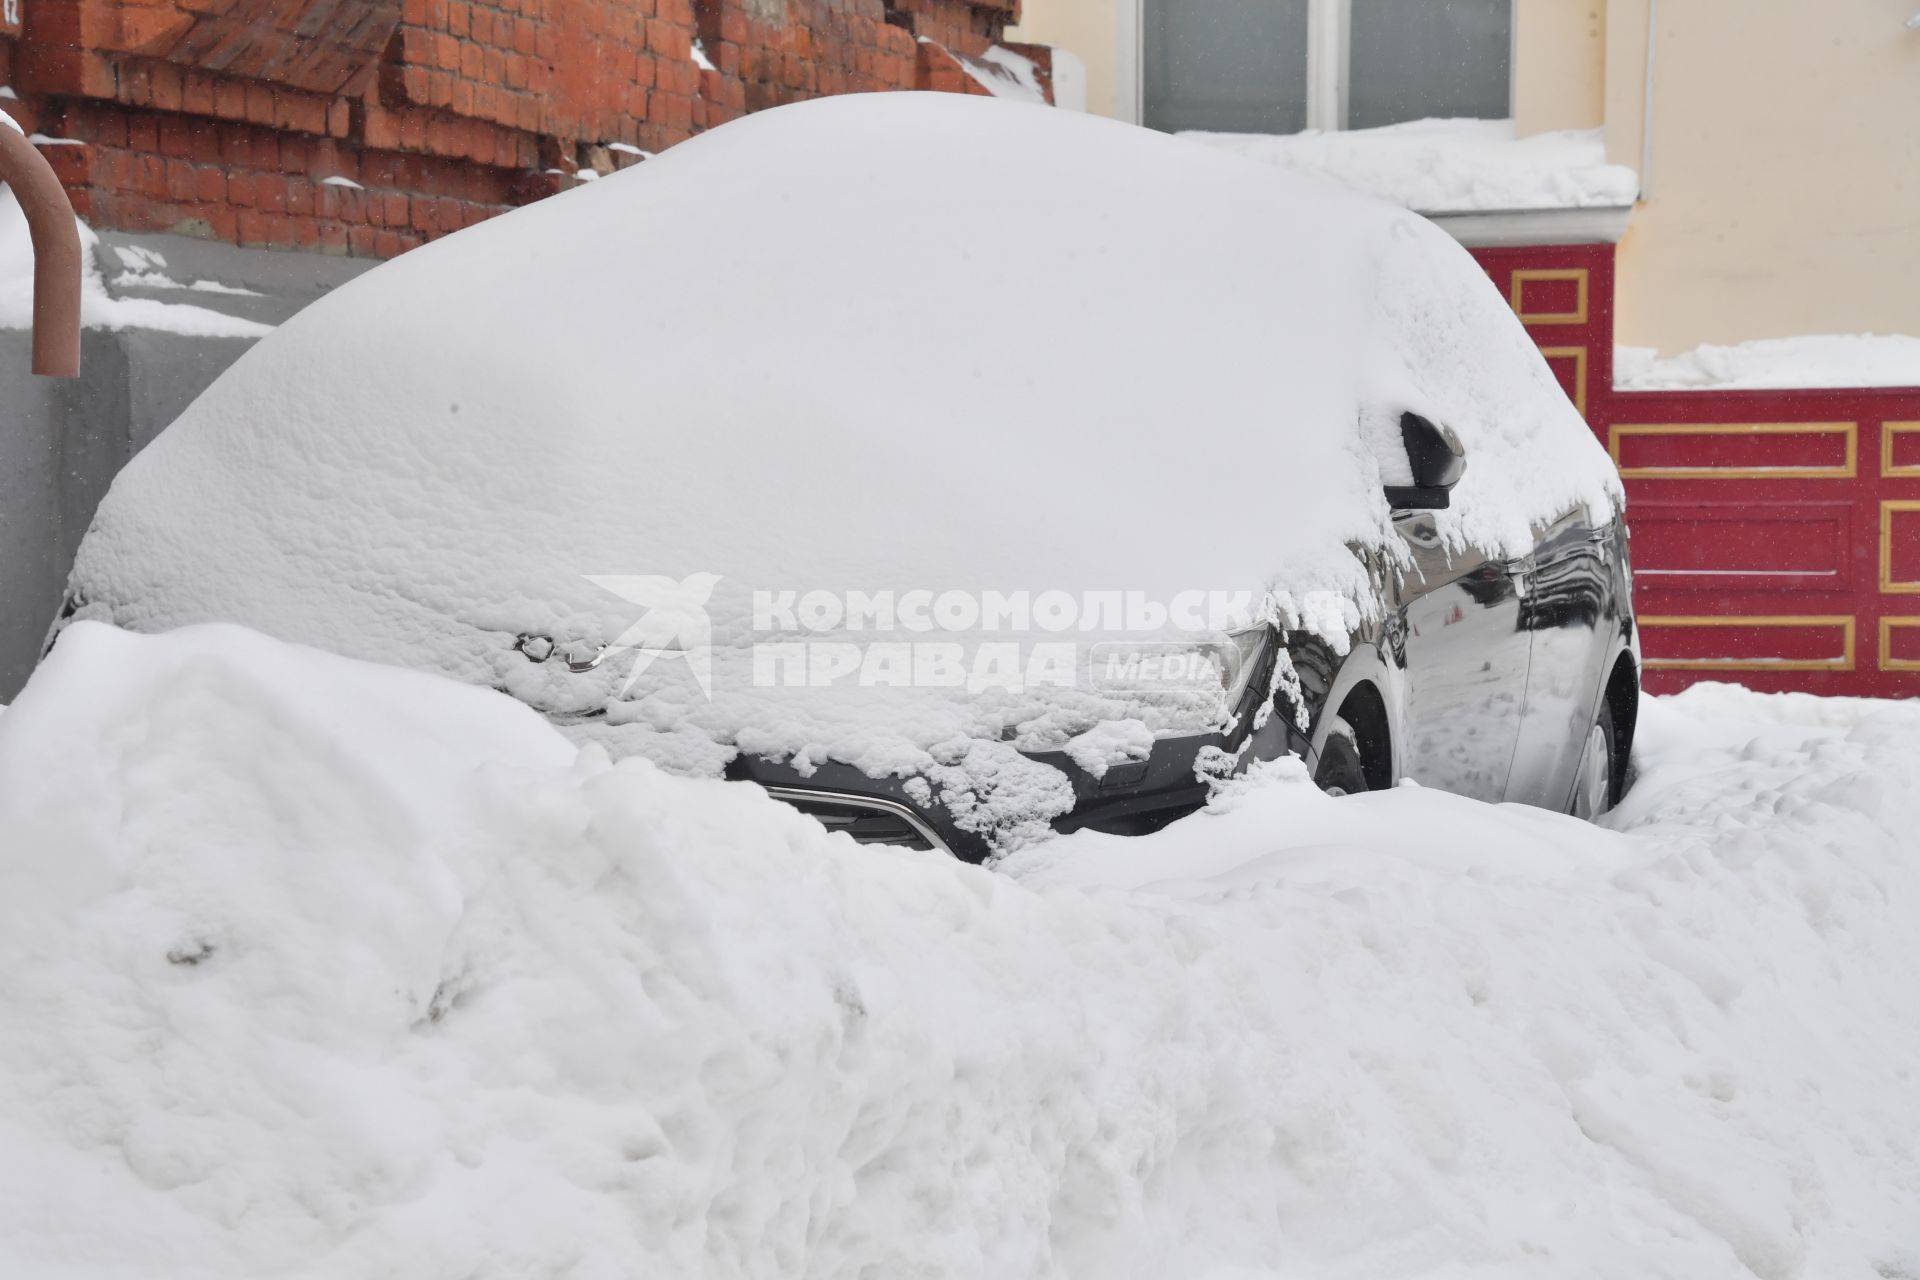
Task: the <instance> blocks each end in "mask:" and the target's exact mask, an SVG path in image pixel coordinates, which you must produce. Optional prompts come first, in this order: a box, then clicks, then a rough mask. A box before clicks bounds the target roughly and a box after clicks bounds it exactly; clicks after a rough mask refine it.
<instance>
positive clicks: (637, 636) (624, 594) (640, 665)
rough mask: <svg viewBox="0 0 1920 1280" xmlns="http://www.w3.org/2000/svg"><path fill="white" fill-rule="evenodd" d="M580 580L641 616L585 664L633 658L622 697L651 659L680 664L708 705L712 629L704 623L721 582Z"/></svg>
mask: <svg viewBox="0 0 1920 1280" xmlns="http://www.w3.org/2000/svg"><path fill="white" fill-rule="evenodd" d="M585 576H586V579H587V581H588V582H591V583H593V584H594V585H595V586H597V587H600V588H601V589H603V590H606V591H611V592H612V593H613V594H614V595H616V596H619V597H620V598H621V599H622V600H625V601H626V602H627V603H629V604H637V605H639V606H641V607H642V608H643V609H645V610H646V612H645V613H643V614H641V615H640V620H639V621H638V622H636V623H634V624H633V625H632V626H630V627H628V628H627V629H626V630H625V631H623V632H621V633H620V635H619V637H618V638H617V639H615V640H614V642H613V643H612V644H610V645H608V646H607V647H606V648H604V649H602V650H601V651H600V652H599V654H598V655H597V656H596V657H595V658H594V660H593V662H592V663H591V664H590V665H591V666H595V667H597V666H599V665H600V664H601V663H602V662H605V661H606V660H607V659H609V658H612V657H616V656H618V655H620V654H622V653H627V652H629V651H630V652H632V653H633V655H634V659H633V667H632V669H631V670H629V671H628V672H627V678H626V680H625V681H624V682H623V683H622V684H621V686H620V694H621V696H625V694H626V692H627V690H629V689H631V688H632V687H633V682H634V681H635V680H637V679H638V678H639V676H640V673H641V672H643V671H645V670H646V669H647V668H648V667H650V666H652V665H653V660H654V659H655V658H680V659H683V660H684V661H685V662H686V664H687V668H688V670H690V671H691V672H692V673H693V678H694V680H695V681H697V682H698V683H699V685H700V692H701V693H702V694H703V695H705V697H706V698H707V700H708V701H709V702H711V701H712V700H713V624H712V621H711V620H710V619H709V618H708V617H707V600H708V599H709V598H710V597H711V596H712V595H713V588H714V584H716V583H718V582H719V581H720V575H719V574H717V573H692V574H688V575H687V576H686V577H684V578H680V579H677V580H676V579H673V578H669V577H667V576H666V575H664V574H658V573H641V574H599V573H589V574H587V575H585Z"/></svg>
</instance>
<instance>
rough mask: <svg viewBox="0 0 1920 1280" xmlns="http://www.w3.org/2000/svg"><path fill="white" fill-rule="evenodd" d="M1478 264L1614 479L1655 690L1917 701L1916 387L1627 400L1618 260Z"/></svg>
mask: <svg viewBox="0 0 1920 1280" xmlns="http://www.w3.org/2000/svg"><path fill="white" fill-rule="evenodd" d="M1474 256H1475V257H1476V258H1478V259H1479V260H1480V263H1481V265H1482V266H1483V267H1485V268H1486V270H1487V272H1488V274H1489V275H1491V276H1492V277H1493V280H1494V283H1495V284H1496V285H1497V286H1498V287H1499V288H1500V289H1501V291H1502V292H1503V293H1504V294H1505V295H1506V297H1507V298H1508V299H1509V301H1510V302H1511V303H1512V304H1513V307H1514V310H1515V311H1516V312H1518V313H1519V315H1520V318H1521V320H1522V321H1523V322H1524V323H1525V324H1526V326H1527V330H1528V332H1529V333H1530V334H1532V335H1533V338H1534V340H1535V341H1536V342H1538V343H1539V344H1540V348H1541V352H1542V354H1544V355H1545V356H1546V357H1547V362H1548V364H1549V365H1551V366H1552V368H1553V369H1554V371H1555V372H1556V373H1557V374H1558V375H1559V376H1560V380H1561V383H1562V385H1563V386H1565V387H1566V388H1567V394H1568V395H1569V396H1570V397H1571V398H1572V399H1573V401H1574V403H1575V404H1576V405H1578V406H1579V407H1580V409H1581V412H1582V413H1584V414H1585V415H1586V417H1587V421H1588V423H1589V424H1591V425H1592V427H1593V429H1594V433H1595V434H1596V435H1597V436H1598V437H1599V438H1600V440H1601V442H1602V443H1604V444H1605V445H1606V446H1607V448H1608V450H1609V451H1610V452H1611V453H1612V455H1613V458H1614V460H1615V462H1616V463H1617V464H1618V465H1619V467H1620V474H1621V476H1622V478H1623V479H1624V480H1625V482H1626V487H1627V523H1628V526H1629V528H1630V530H1631V533H1632V554H1633V566H1634V574H1635V580H1634V607H1635V611H1636V612H1637V614H1638V615H1639V619H1640V627H1641V646H1642V650H1643V655H1644V658H1645V662H1646V685H1647V688H1648V689H1649V690H1651V691H1654V692H1671V691H1672V690H1675V689H1678V688H1682V687H1684V686H1685V685H1688V684H1691V683H1693V682H1694V681H1696V680H1731V681H1736V682H1738V683H1740V684H1744V685H1749V686H1751V687H1753V688H1756V689H1767V690H1789V689H1797V690H1805V691H1807V692H1812V693H1824V694H1850V695H1861V696H1872V697H1911V696H1914V695H1916V694H1920V388H1902V389H1885V390H1883V389H1872V390H1818V391H1679V392H1625V393H1616V392H1614V391H1613V390H1612V372H1613V247H1612V246H1611V245H1575V246H1556V247H1543V248H1525V249H1492V250H1480V251H1477V252H1476V253H1475V255H1474Z"/></svg>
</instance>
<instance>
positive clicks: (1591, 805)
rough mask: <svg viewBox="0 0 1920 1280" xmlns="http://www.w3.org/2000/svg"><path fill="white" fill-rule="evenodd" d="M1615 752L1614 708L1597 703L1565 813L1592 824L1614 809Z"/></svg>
mask: <svg viewBox="0 0 1920 1280" xmlns="http://www.w3.org/2000/svg"><path fill="white" fill-rule="evenodd" d="M1617 755H1618V752H1616V751H1615V750H1614V737H1613V705H1612V704H1611V703H1610V702H1608V701H1607V700H1605V699H1602V700H1601V702H1600V714H1599V715H1598V716H1596V717H1594V721H1593V727H1592V728H1590V729H1588V730H1587V745H1586V746H1585V748H1583V749H1582V750H1581V752H1580V767H1579V769H1578V770H1577V771H1576V772H1575V774H1574V779H1573V802H1572V803H1571V804H1570V805H1568V806H1567V812H1568V813H1571V814H1572V815H1573V816H1574V817H1576V818H1584V819H1586V820H1587V821H1588V822H1592V821H1593V820H1594V819H1595V818H1598V817H1599V816H1600V815H1601V814H1603V813H1605V812H1606V811H1607V810H1609V809H1611V808H1613V806H1614V802H1615V801H1617V800H1618V799H1619V798H1620V777H1619V772H1620V771H1619V768H1618V765H1617V761H1616V757H1617Z"/></svg>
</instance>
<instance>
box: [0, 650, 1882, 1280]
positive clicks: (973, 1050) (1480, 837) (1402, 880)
mask: <svg viewBox="0 0 1920 1280" xmlns="http://www.w3.org/2000/svg"><path fill="white" fill-rule="evenodd" d="M1642 732H1643V741H1644V742H1645V744H1646V750H1645V752H1644V753H1643V754H1642V756H1641V758H1640V762H1639V763H1640V768H1641V777H1640V780H1639V784H1638V786H1637V787H1636V789H1635V790H1634V792H1633V793H1632V794H1631V796H1630V797H1629V800H1628V803H1627V806H1626V807H1625V809H1624V810H1623V811H1622V812H1621V813H1620V814H1619V815H1618V817H1617V818H1616V819H1615V820H1614V821H1613V825H1614V826H1615V827H1617V828H1618V831H1612V832H1610V831H1605V830H1600V829H1598V828H1593V827H1589V826H1585V825H1583V824H1580V823H1577V822H1575V821H1573V820H1571V819H1567V818H1562V817H1559V816H1557V815H1552V814H1547V813H1543V812H1539V811H1534V810H1528V809H1522V808H1517V807H1509V808H1492V807H1488V806H1485V805H1480V804H1476V803H1473V802H1469V801H1465V800H1460V799H1457V798H1454V797H1450V796H1446V795H1443V794H1440V793H1436V792H1428V791H1422V790H1419V789H1417V788H1402V789H1400V790H1397V791H1394V792H1390V793H1386V794H1380V795H1373V796H1366V797H1357V798H1353V799H1347V800H1339V801H1335V800H1330V799H1327V798H1325V797H1322V796H1320V795H1319V794H1318V793H1316V792H1314V791H1313V790H1312V789H1311V788H1310V787H1309V786H1308V785H1307V784H1306V783H1305V782H1304V780H1303V779H1301V778H1300V777H1299V776H1298V773H1299V771H1298V769H1297V767H1290V766H1283V767H1278V768H1276V769H1275V770H1273V771H1272V772H1271V773H1270V774H1269V776H1267V777H1265V778H1263V779H1259V780H1255V781H1252V782H1248V783H1243V784H1241V786H1240V787H1239V789H1238V790H1236V791H1235V792H1234V793H1233V794H1231V795H1229V796H1227V797H1225V798H1224V799H1223V802H1222V804H1221V805H1220V807H1219V809H1218V811H1216V812H1212V813H1206V814H1201V815H1197V816H1195V817H1193V818H1190V819H1187V820H1185V821H1183V822H1181V823H1178V824H1175V826H1174V827H1172V828H1170V829H1168V830H1167V831H1166V832H1163V833H1162V834H1161V835H1159V836H1154V837H1145V838H1140V839H1136V840H1131V841H1123V840H1118V839H1114V838H1102V837H1087V836H1075V837H1071V838H1068V839H1063V840H1059V841H1056V842H1054V843H1052V844H1049V845H1045V846H1041V847H1039V848H1037V849H1035V850H1033V851H1031V852H1029V853H1028V854H1025V855H1022V856H1021V858H1020V859H1019V860H1018V861H1016V862H1014V863H1010V864H1008V866H1007V869H1006V872H1002V873H996V872H989V871H984V870H981V869H978V868H973V867H968V866H965V865H961V864H957V863H953V862H950V861H946V860H944V859H942V858H940V857H938V856H935V855H930V854H915V853H909V852H902V851H888V850H883V849H863V848H859V847H856V846H854V845H853V844H852V843H851V842H850V841H848V840H847V839H846V838H845V837H842V836H835V835H829V834H827V833H826V832H825V831H823V830H822V829H821V828H819V827H817V826H815V825H813V824H812V823H811V821H810V820H808V819H805V818H803V817H801V816H799V815H797V814H795V813H793V812H791V811H789V810H787V809H785V808H784V807H782V806H780V805H778V804H776V803H774V802H772V801H770V800H767V799H766V798H765V797H764V796H762V795H761V794H760V793H758V792H757V791H755V790H753V789H752V788H750V787H749V786H747V785H745V784H735V783H723V782H717V781H710V780H692V779H679V778H674V777H671V776H669V775H667V774H665V773H662V772H661V771H659V770H658V769H657V768H655V767H654V766H653V765H651V764H649V763H647V762H645V761H643V760H637V759H636V760H627V761H624V762H621V763H619V764H617V765H610V764H609V763H608V762H607V760H606V759H605V757H604V756H602V755H601V754H600V753H599V752H598V751H596V750H593V749H588V750H585V751H582V752H579V753H578V754H577V755H576V753H575V752H574V750H573V749H572V748H570V747H569V746H568V745H567V744H566V742H565V741H564V740H563V739H562V738H560V737H559V736H558V735H557V734H555V733H554V732H553V731H552V729H551V728H549V727H548V726H547V725H546V724H544V723H543V722H542V721H541V720H540V719H539V718H538V717H536V716H535V715H534V714H533V713H532V712H530V711H528V710H527V709H526V708H524V707H522V706H519V705H517V704H515V703H514V702H513V701H511V700H509V699H507V698H503V697H499V696H497V695H494V694H491V693H488V692H485V691H482V690H476V689H471V688H466V687H462V686H460V685H458V684H455V683H451V682H447V681H444V680H440V679H438V678H436V677H432V676H427V675H422V674H417V673H411V672H404V671H398V670H393V669H389V668H382V667H376V666H370V665H363V664H358V663H354V662H350V661H347V660H343V659H340V658H337V657H334V656H331V655H325V654H320V653H316V652H313V651H308V650H302V649H297V648H293V647H289V646H283V645H280V644H278V643H276V642H273V641H269V640H267V639H265V638H262V637H260V636H257V635H254V634H252V633H248V632H244V631H241V630H239V629H235V628H223V627H211V628H198V629H192V630H187V631H182V632H178V633H175V634H173V635H169V636H164V637H142V636H135V635H129V634H126V633H121V632H116V631H113V630H111V629H108V628H104V627H99V626H91V625H82V626H78V627H75V628H73V629H71V630H70V631H69V632H68V633H67V634H66V635H65V636H64V637H63V638H62V639H61V641H60V644H59V646H58V647H57V648H56V649H55V651H54V653H53V655H52V657H51V658H50V659H49V661H48V662H47V663H46V664H45V665H44V666H43V667H42V669H41V671H40V672H39V673H38V674H37V675H36V676H35V678H34V680H33V682H32V683H31V684H30V685H29V687H28V689H27V690H26V691H25V692H24V693H23V694H22V695H21V697H20V699H19V700H18V702H17V703H16V704H15V705H14V707H13V708H12V710H10V711H9V712H8V713H7V714H6V715H5V716H4V717H0V876H3V877H4V884H0V974H4V975H5V976H4V978H0V1020H3V1022H4V1025H5V1026H6V1027H7V1035H6V1036H4V1037H0V1273H4V1274H8V1275H31V1276H34V1277H36V1280H68V1278H70V1277H71V1278H79V1277H89V1278H91V1277H106V1276H132V1275H140V1276H175V1275H194V1276H198V1277H208V1278H213V1277H247V1278H248V1280H262V1278H264V1277H289V1276H312V1277H323V1276H324V1277H329V1278H336V1280H337V1278H342V1277H358V1276H367V1277H373V1276H387V1275H450V1276H451V1275H458V1276H468V1277H493V1276H502V1277H504V1276H518V1275H540V1276H547V1275H562V1274H565V1275H575V1276H583V1277H600V1276H606V1277H614V1276H636V1275H739V1276H792V1275H801V1274H805V1275H811V1276H820V1277H841V1276H845V1277H852V1276H856V1275H882V1276H894V1275H921V1276H931V1277H943V1276H954V1277H1003V1276H1023V1277H1025V1276H1033V1277H1045V1276H1097V1277H1101V1278H1102V1280H1119V1278H1124V1277H1143V1278H1146V1277H1153V1278H1163V1277H1169V1276H1179V1277H1193V1278H1195V1280H1210V1278H1211V1280H1228V1278H1229V1277H1230V1278H1231V1280H1264V1278H1267V1277H1296V1276H1301V1277H1304V1276H1326V1275H1353V1276H1361V1275H1364V1276H1368V1277H1373V1278H1377V1280H1388V1278H1391V1277H1398V1276H1428V1275H1439V1274H1447V1275H1461V1274H1469V1273H1471V1274H1488V1275H1496V1274H1497V1275H1527V1276H1531V1277H1539V1276H1623V1275H1674V1276H1681V1275H1684V1276H1687V1277H1690V1278H1694V1280H1698V1278H1704V1277H1714V1276H1729V1277H1732V1276H1739V1277H1750V1276H1753V1275H1759V1276H1763V1277H1769V1278H1782V1280H1784V1278H1785V1277H1790V1276H1796V1275H1809V1276H1813V1275H1819V1276H1841V1275H1876V1274H1877V1275H1881V1276H1898V1275H1913V1274H1916V1273H1917V1272H1920V1233H1917V1232H1916V1223H1920V1149H1917V1148H1916V1144H1915V1142H1914V1135H1913V1129H1912V1117H1913V1116H1914V1115H1915V1114H1917V1113H1920V1077H1917V1076H1916V1074H1915V1073H1914V1071H1913V1068H1912V1062H1913V1059H1914V1056H1915V1054H1916V1052H1917V1051H1920V1043H1917V1041H1920V954H1917V953H1916V951H1915V948H1914V947H1913V945H1912V937H1913V931H1914V927H1915V923H1916V919H1920V858H1916V857H1915V856H1914V854H1915V850H1914V844H1913V837H1912V834H1911V833H1912V832H1913V831H1914V830H1915V829H1916V828H1920V711H1916V709H1914V708H1912V707H1910V706H1906V705H1903V704H1895V703H1847V702H1823V701H1819V700H1815V699H1811V698H1804V697H1774V698H1768V697H1761V696H1757V695H1752V694H1747V693H1745V692H1742V691H1738V690H1733V689H1727V688H1701V689H1696V690H1695V691H1693V692H1691V693H1689V694H1687V695H1685V696H1683V697H1681V698H1679V699H1676V700H1673V701H1672V702H1669V703H1665V704H1654V705H1650V706H1649V707H1648V708H1647V709H1646V713H1645V716H1644V720H1643V731H1642ZM1415 832H1417V833H1418V835H1417V837H1415V836H1413V835H1412V834H1411V833H1415ZM1009 873H1010V874H1009Z"/></svg>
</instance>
